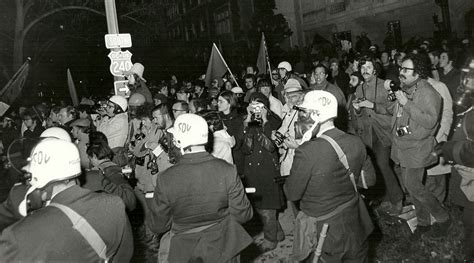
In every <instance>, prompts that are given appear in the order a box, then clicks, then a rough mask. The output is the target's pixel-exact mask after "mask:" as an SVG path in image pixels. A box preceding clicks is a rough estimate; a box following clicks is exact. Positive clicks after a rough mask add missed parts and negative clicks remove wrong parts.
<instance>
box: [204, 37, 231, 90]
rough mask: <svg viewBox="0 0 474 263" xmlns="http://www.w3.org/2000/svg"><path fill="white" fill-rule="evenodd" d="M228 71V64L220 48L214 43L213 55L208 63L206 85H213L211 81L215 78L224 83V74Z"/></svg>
mask: <svg viewBox="0 0 474 263" xmlns="http://www.w3.org/2000/svg"><path fill="white" fill-rule="evenodd" d="M226 72H227V64H226V63H225V61H224V58H223V57H222V56H221V54H220V52H219V49H217V46H216V44H212V51H211V57H210V58H209V63H208V64H207V71H206V79H205V80H204V81H205V82H206V87H208V88H209V87H211V82H212V81H213V80H214V79H217V80H219V83H222V76H224V74H225V73H226Z"/></svg>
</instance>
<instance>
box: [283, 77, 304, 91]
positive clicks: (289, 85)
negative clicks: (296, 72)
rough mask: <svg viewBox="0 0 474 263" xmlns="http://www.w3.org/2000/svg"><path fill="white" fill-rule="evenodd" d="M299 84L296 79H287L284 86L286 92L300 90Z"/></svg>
mask: <svg viewBox="0 0 474 263" xmlns="http://www.w3.org/2000/svg"><path fill="white" fill-rule="evenodd" d="M301 90H302V88H301V84H300V83H299V82H298V81H297V80H296V79H289V80H288V81H287V82H286V84H285V87H284V91H285V92H286V93H290V92H295V91H301Z"/></svg>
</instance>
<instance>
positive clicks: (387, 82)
mask: <svg viewBox="0 0 474 263" xmlns="http://www.w3.org/2000/svg"><path fill="white" fill-rule="evenodd" d="M468 45H469V44H467V46H465V47H464V48H465V49H464V50H463V52H461V53H459V52H454V51H453V49H452V48H450V47H449V46H446V45H439V46H436V45H434V44H432V43H430V42H428V41H424V42H422V43H420V45H419V46H414V47H411V48H410V49H407V50H400V49H395V48H394V49H391V50H386V51H381V52H379V51H378V50H377V47H375V46H372V45H370V46H367V47H365V48H364V47H359V49H361V50H359V51H360V52H357V51H356V50H346V52H345V53H343V54H340V55H338V56H335V57H330V56H315V57H313V58H312V60H313V61H312V68H311V70H310V71H308V72H297V71H296V70H295V69H294V68H293V66H292V65H291V64H290V63H289V62H287V61H282V62H280V63H278V65H277V67H275V68H274V69H272V70H271V72H268V73H265V72H263V73H260V74H259V73H258V72H257V69H256V67H255V66H252V65H249V66H248V67H246V69H245V74H242V75H241V76H232V77H231V76H229V75H227V76H224V78H222V79H215V80H213V81H212V83H211V86H209V87H207V86H206V85H205V82H204V78H203V77H200V78H196V79H193V80H190V81H181V82H180V81H178V79H177V77H176V76H172V77H171V79H170V80H169V81H159V82H154V83H153V82H152V83H148V82H147V81H146V80H145V78H144V70H145V67H144V66H143V65H142V64H140V63H135V64H134V65H133V67H132V69H131V70H130V71H128V72H124V74H125V76H126V77H127V79H128V81H129V82H128V87H129V89H130V96H129V97H128V98H125V97H123V96H119V95H113V96H111V97H108V98H104V99H97V98H93V97H84V98H82V100H81V102H80V104H79V105H78V106H76V107H73V106H71V105H66V104H58V105H48V104H46V103H40V104H38V105H34V106H32V107H23V106H20V107H18V108H13V109H12V110H10V111H8V112H7V113H6V114H5V115H4V116H2V117H1V118H2V136H1V142H2V145H3V148H2V154H3V156H4V159H3V161H4V162H5V168H6V171H8V176H9V179H10V180H11V182H12V183H15V184H14V185H13V187H12V188H11V190H10V193H9V196H8V198H7V200H5V201H4V202H3V203H2V204H1V206H0V230H2V231H3V232H2V234H1V235H0V258H2V259H5V260H7V261H17V260H21V261H24V260H26V261H29V260H32V261H36V260H46V261H55V260H59V261H64V260H66V261H67V260H81V261H97V260H99V259H102V260H112V261H129V260H130V259H131V257H132V255H133V238H132V229H131V226H130V222H129V220H128V216H129V215H130V214H131V213H133V211H134V210H136V209H140V210H141V211H143V212H144V218H145V220H144V222H143V226H142V227H141V228H139V231H140V232H141V234H142V235H143V236H144V237H145V239H146V240H148V241H149V242H150V243H154V244H155V245H156V247H159V250H158V253H157V257H158V262H239V253H240V252H241V251H242V250H243V249H245V248H246V247H247V246H248V245H249V244H250V243H252V237H251V236H250V235H249V234H248V233H247V231H246V229H245V228H243V227H242V224H244V223H245V222H248V221H249V220H251V219H252V218H253V216H254V214H255V216H257V217H258V218H259V219H260V221H261V223H262V229H263V236H264V241H263V243H261V244H259V248H260V249H261V250H262V251H270V250H273V249H275V248H276V246H277V244H278V242H280V241H282V240H284V239H285V234H287V233H285V231H284V230H286V229H288V227H287V226H283V227H282V225H281V223H280V221H279V217H281V216H283V215H286V216H289V217H290V218H292V221H293V222H294V228H292V229H290V231H291V232H292V233H293V234H294V244H293V256H294V258H295V260H298V261H303V260H315V261H313V262H317V260H318V259H321V260H323V262H344V261H351V262H352V261H354V262H365V261H367V260H368V241H367V238H368V236H369V235H370V233H371V232H372V230H373V223H372V219H371V218H370V215H369V213H368V210H367V208H366V205H365V202H364V200H363V199H362V197H361V195H360V194H359V192H360V191H364V189H368V188H371V187H373V186H374V185H375V183H376V181H378V182H382V183H378V185H383V187H382V188H381V189H379V190H380V191H378V193H379V196H378V197H377V198H378V199H377V200H379V201H380V204H379V205H378V206H377V211H378V212H379V213H385V214H387V215H389V216H394V217H396V216H398V215H399V214H400V213H401V212H402V208H403V207H404V206H405V205H408V204H413V205H414V207H415V209H416V217H417V227H416V230H415V231H414V234H413V237H414V238H420V237H421V236H443V235H446V233H447V231H448V229H449V227H450V225H451V223H452V218H451V216H450V214H449V213H448V211H447V209H446V206H445V202H451V203H453V204H455V205H457V206H460V207H462V211H463V225H464V239H465V240H464V242H463V245H464V252H465V257H466V260H474V254H473V251H474V247H473V245H474V220H473V218H474V188H473V187H472V185H474V183H473V180H474V175H473V174H474V173H473V168H472V167H474V158H473V156H474V147H473V146H474V145H473V141H472V138H473V133H474V130H473V127H474V126H473V123H474V120H473V114H474V113H473V112H474V111H473V110H472V102H471V99H472V94H473V93H474V87H473V82H474V76H473V74H474V57H472V56H469V55H468V54H469V49H468V47H469V46H468ZM456 51H459V50H456ZM458 55H460V56H458ZM471 55H472V54H471ZM458 64H463V65H464V66H463V67H462V68H457V67H456V65H458ZM236 81H237V82H236ZM27 157H29V158H28V159H27ZM452 162H455V165H454V164H453V163H452ZM448 178H449V180H448ZM25 181H26V183H25ZM448 181H449V185H448V183H447V182H448ZM18 182H23V183H18ZM448 195H449V198H447V196H448ZM71 222H72V225H73V227H71ZM291 226H293V224H291ZM320 236H323V237H325V239H324V238H322V239H321V238H320ZM158 243H159V244H158Z"/></svg>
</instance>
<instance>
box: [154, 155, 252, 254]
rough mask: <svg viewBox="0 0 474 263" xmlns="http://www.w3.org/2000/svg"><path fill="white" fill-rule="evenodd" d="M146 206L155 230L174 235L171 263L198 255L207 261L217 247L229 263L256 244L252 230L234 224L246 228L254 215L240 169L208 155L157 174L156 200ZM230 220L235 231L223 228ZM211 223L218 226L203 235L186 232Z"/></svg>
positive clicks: (187, 157) (191, 157)
mask: <svg viewBox="0 0 474 263" xmlns="http://www.w3.org/2000/svg"><path fill="white" fill-rule="evenodd" d="M146 202H147V207H148V209H149V212H148V215H149V216H148V217H147V218H146V220H147V223H148V226H149V227H150V229H151V230H152V231H153V232H155V233H164V232H167V231H169V230H171V231H172V232H173V233H174V234H175V237H173V238H172V240H171V247H170V254H169V261H170V262H188V260H189V258H191V257H194V256H196V255H199V256H200V257H201V258H206V255H202V254H203V253H204V254H206V251H209V252H208V253H211V254H212V253H215V251H216V248H219V249H220V250H221V251H226V255H221V256H222V258H228V259H230V258H232V257H234V256H235V255H237V254H239V253H240V251H241V250H242V249H243V247H246V246H247V245H249V244H250V243H251V239H250V238H249V235H248V234H247V232H246V231H245V230H244V229H243V228H242V227H241V226H240V225H238V224H237V225H236V223H235V222H238V223H240V224H242V223H244V222H246V221H248V220H250V219H251V218H252V216H253V211H252V206H251V205H250V202H249V201H248V199H247V197H246V195H245V191H244V188H243V186H242V182H241V181H240V178H239V177H238V176H237V172H236V170H235V167H234V166H233V165H231V164H229V163H227V162H226V161H224V160H221V159H217V158H215V157H213V156H212V155H210V154H209V153H207V152H200V153H191V154H185V155H183V157H182V158H181V159H180V160H179V161H178V162H177V163H176V164H175V165H174V166H172V167H170V168H168V169H167V170H166V171H164V172H163V173H162V174H161V175H160V176H158V178H157V181H156V188H155V191H154V197H153V198H147V200H146ZM225 220H232V221H234V224H233V225H232V226H233V228H232V229H230V228H227V227H225V225H221V223H223V222H224V221H225ZM210 224H216V225H214V226H213V227H210V228H208V229H206V230H205V231H201V232H198V233H193V234H187V233H183V232H186V231H189V230H192V229H195V228H197V227H202V226H206V225H210ZM216 229H217V231H216ZM229 231H231V232H232V233H231V232H229ZM202 242H204V243H202ZM198 248H199V249H198ZM201 248H206V249H207V250H204V249H201ZM213 251H214V252H213ZM208 256H212V255H208ZM178 258H181V259H183V258H185V259H186V260H185V261H181V260H177V259H178ZM211 262H212V261H211Z"/></svg>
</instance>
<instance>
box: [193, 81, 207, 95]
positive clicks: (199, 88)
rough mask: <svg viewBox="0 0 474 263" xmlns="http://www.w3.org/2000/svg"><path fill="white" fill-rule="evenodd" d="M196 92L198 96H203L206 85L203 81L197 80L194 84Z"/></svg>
mask: <svg viewBox="0 0 474 263" xmlns="http://www.w3.org/2000/svg"><path fill="white" fill-rule="evenodd" d="M193 83H194V92H195V93H196V94H201V93H202V92H203V91H204V89H205V87H206V86H205V83H204V81H202V80H195V81H194V82H193Z"/></svg>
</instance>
